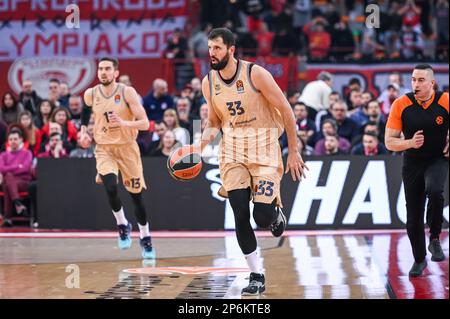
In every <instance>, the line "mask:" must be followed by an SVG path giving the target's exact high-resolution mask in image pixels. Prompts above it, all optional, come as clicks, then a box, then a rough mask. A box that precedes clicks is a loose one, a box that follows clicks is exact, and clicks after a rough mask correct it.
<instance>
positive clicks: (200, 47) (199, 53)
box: [188, 23, 212, 59]
mask: <svg viewBox="0 0 450 319" xmlns="http://www.w3.org/2000/svg"><path fill="white" fill-rule="evenodd" d="M211 30H212V24H211V23H207V24H205V26H204V28H203V29H202V30H199V31H198V32H196V33H195V34H193V35H192V36H191V37H190V39H189V41H188V45H189V50H190V56H191V57H194V58H198V59H206V58H209V53H208V34H209V32H211Z"/></svg>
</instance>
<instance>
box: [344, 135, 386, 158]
mask: <svg viewBox="0 0 450 319" xmlns="http://www.w3.org/2000/svg"><path fill="white" fill-rule="evenodd" d="M351 154H352V155H364V156H374V155H385V154H388V151H387V149H386V147H385V146H384V144H383V143H381V142H380V141H379V140H378V136H377V134H376V133H375V132H370V131H369V132H366V133H364V135H363V142H362V143H360V144H357V145H356V146H355V147H354V148H353V149H352V151H351Z"/></svg>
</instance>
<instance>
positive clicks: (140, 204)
mask: <svg viewBox="0 0 450 319" xmlns="http://www.w3.org/2000/svg"><path fill="white" fill-rule="evenodd" d="M129 194H130V196H131V199H132V200H133V204H134V215H135V217H136V220H137V222H138V223H139V225H145V224H147V213H146V211H145V205H144V201H143V200H142V192H141V193H129Z"/></svg>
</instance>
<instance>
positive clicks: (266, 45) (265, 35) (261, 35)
mask: <svg viewBox="0 0 450 319" xmlns="http://www.w3.org/2000/svg"><path fill="white" fill-rule="evenodd" d="M274 36H275V34H274V33H273V32H270V31H269V30H268V27H267V24H266V23H264V22H263V23H261V25H260V27H259V29H258V32H257V33H256V41H257V42H258V56H262V57H265V56H270V55H271V54H272V43H273V37H274Z"/></svg>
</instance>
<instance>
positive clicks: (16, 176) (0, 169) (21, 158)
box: [0, 130, 32, 226]
mask: <svg viewBox="0 0 450 319" xmlns="http://www.w3.org/2000/svg"><path fill="white" fill-rule="evenodd" d="M8 143H9V150H7V151H5V152H2V153H1V154H0V185H1V188H2V191H3V192H4V193H5V196H4V198H3V207H4V214H5V221H6V224H7V225H8V226H12V222H11V221H10V218H11V216H12V213H13V208H15V210H16V213H17V214H22V213H25V211H26V207H25V205H24V204H23V203H22V202H21V201H20V197H19V192H21V191H26V190H27V189H28V184H29V183H30V181H31V161H32V156H31V152H30V151H29V150H24V149H23V148H22V144H23V139H22V135H21V133H20V131H18V130H12V131H10V132H9V134H8Z"/></svg>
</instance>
